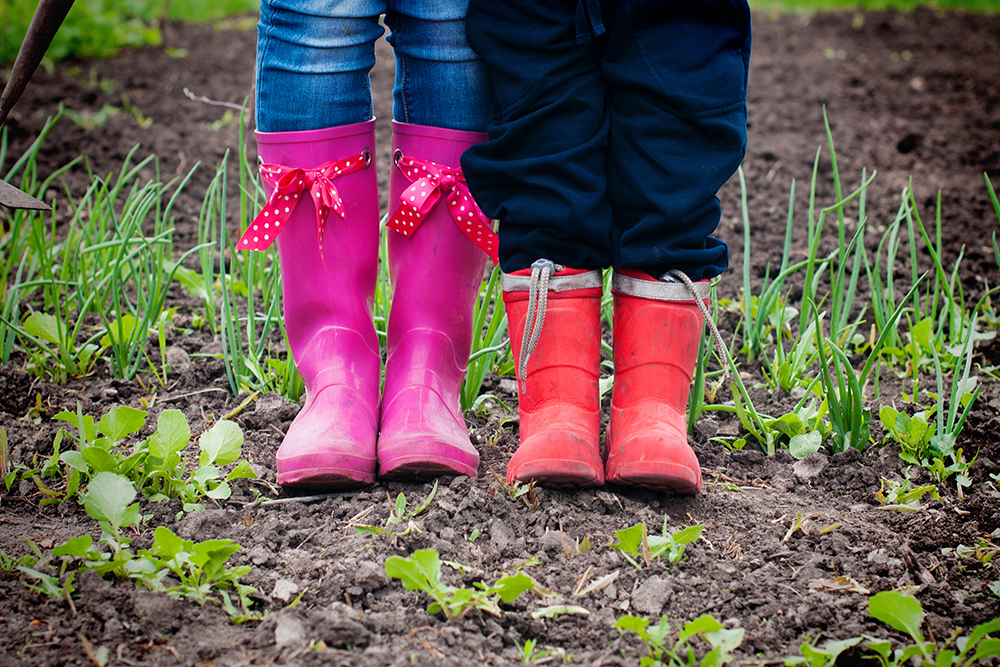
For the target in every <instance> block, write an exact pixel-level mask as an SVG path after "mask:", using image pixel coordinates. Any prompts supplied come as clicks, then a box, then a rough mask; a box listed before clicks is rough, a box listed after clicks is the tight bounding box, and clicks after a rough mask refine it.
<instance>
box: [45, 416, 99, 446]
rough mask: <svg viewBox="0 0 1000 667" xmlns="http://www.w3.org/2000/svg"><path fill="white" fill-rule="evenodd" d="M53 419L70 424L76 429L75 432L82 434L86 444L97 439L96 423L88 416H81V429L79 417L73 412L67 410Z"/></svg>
mask: <svg viewBox="0 0 1000 667" xmlns="http://www.w3.org/2000/svg"><path fill="white" fill-rule="evenodd" d="M53 419H58V420H59V421H64V422H68V423H70V424H72V425H73V426H75V427H76V430H77V431H79V432H82V433H83V438H84V440H86V441H87V442H93V441H94V438H96V437H97V422H95V421H94V418H93V417H91V416H90V415H84V416H83V424H82V426H83V428H81V424H80V423H79V422H80V416H79V415H78V414H77V413H75V412H70V411H69V410H64V411H63V412H60V413H59V414H57V415H56V416H54V417H53Z"/></svg>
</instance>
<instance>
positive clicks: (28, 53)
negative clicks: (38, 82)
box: [0, 0, 73, 211]
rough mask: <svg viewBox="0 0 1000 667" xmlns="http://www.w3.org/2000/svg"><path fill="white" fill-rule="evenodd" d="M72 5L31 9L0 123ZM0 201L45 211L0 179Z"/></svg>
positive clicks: (50, 2) (52, 0)
mask: <svg viewBox="0 0 1000 667" xmlns="http://www.w3.org/2000/svg"><path fill="white" fill-rule="evenodd" d="M72 6H73V0H41V2H39V3H38V9H36V10H35V16H34V18H32V19H31V25H29V26H28V32H27V34H26V35H25V36H24V42H22V43H21V50H20V51H18V53H17V59H16V60H15V61H14V67H13V68H12V69H11V72H10V78H9V79H8V80H7V85H6V87H5V88H4V90H3V93H2V94H0V126H2V125H3V124H4V121H6V120H7V114H8V113H10V110H11V108H12V107H13V106H14V105H15V104H16V103H17V100H18V99H20V97H21V93H23V92H24V87H25V86H26V85H27V84H28V80H29V79H30V78H31V75H32V74H34V73H35V70H36V69H37V68H38V64H39V63H40V62H42V56H44V55H45V50H46V49H48V48H49V44H51V43H52V38H53V37H55V35H56V32H57V31H58V30H59V26H61V25H62V23H63V21H64V20H66V14H68V13H69V10H70V7H72ZM0 204H2V205H3V206H7V207H9V208H30V209H39V210H45V211H47V210H49V207H48V205H47V204H45V203H43V202H40V201H38V200H37V199H35V198H34V197H32V196H31V195H28V194H26V193H24V192H21V191H20V190H18V189H17V188H15V187H14V186H12V185H10V184H8V183H5V182H4V181H0Z"/></svg>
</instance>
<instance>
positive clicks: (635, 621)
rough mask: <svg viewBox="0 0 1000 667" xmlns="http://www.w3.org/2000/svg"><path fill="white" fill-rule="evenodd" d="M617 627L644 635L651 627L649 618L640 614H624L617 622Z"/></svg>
mask: <svg viewBox="0 0 1000 667" xmlns="http://www.w3.org/2000/svg"><path fill="white" fill-rule="evenodd" d="M615 627H616V628H618V629H619V630H631V631H632V632H635V633H636V634H639V635H643V634H645V632H646V628H647V627H649V620H648V619H645V618H640V617H638V616H632V615H631V614H630V615H628V616H622V617H621V618H619V619H618V620H617V621H616V622H615Z"/></svg>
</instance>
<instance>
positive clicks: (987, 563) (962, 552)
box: [942, 528, 1000, 569]
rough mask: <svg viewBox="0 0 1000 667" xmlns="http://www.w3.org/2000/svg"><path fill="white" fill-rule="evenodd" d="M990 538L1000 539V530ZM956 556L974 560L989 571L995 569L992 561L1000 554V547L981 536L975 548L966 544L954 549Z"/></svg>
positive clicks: (994, 532)
mask: <svg viewBox="0 0 1000 667" xmlns="http://www.w3.org/2000/svg"><path fill="white" fill-rule="evenodd" d="M989 537H993V538H1000V528H998V529H997V530H994V531H993V532H992V533H990V535H989ZM950 551H952V550H951V549H942V552H945V553H947V552H950ZM954 553H955V555H956V556H960V557H962V558H973V559H975V560H977V561H979V563H980V564H981V565H982V566H983V568H984V569H989V568H991V567H993V564H992V561H993V559H994V558H995V557H996V555H997V554H998V553H1000V546H998V545H996V544H994V543H993V542H990V541H989V540H987V539H986V537H982V536H980V538H979V541H978V542H977V543H976V546H974V547H967V546H965V545H964V544H959V545H958V546H957V547H955V549H954Z"/></svg>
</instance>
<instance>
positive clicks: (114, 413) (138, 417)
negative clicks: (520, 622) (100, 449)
mask: <svg viewBox="0 0 1000 667" xmlns="http://www.w3.org/2000/svg"><path fill="white" fill-rule="evenodd" d="M145 423H146V413H145V412H144V411H143V410H136V409H135V408H130V407H129V406H127V405H119V406H118V407H115V408H112V409H111V410H110V411H109V412H108V414H106V415H104V416H103V417H101V421H100V422H98V424H97V427H98V428H99V429H100V430H101V433H103V434H104V435H106V436H107V437H108V439H110V440H111V441H112V442H117V441H119V440H121V439H122V438H124V437H125V436H129V435H132V434H133V433H138V432H139V429H141V428H142V426H143V424H145Z"/></svg>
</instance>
